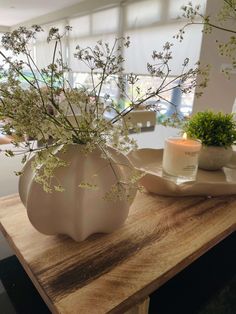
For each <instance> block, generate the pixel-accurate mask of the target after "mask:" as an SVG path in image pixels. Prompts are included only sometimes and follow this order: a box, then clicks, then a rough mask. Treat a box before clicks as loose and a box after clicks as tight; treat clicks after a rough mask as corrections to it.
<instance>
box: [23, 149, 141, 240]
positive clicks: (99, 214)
mask: <svg viewBox="0 0 236 314" xmlns="http://www.w3.org/2000/svg"><path fill="white" fill-rule="evenodd" d="M81 148H82V146H80V145H68V146H67V149H66V152H65V153H62V152H59V153H57V155H58V156H59V157H60V158H62V159H63V160H65V161H67V162H68V166H66V167H60V168H57V169H56V171H55V178H56V179H55V178H54V179H53V180H59V182H60V184H61V185H62V186H63V188H64V189H65V191H63V192H56V191H54V192H52V193H47V192H45V191H44V190H43V187H42V185H40V184H38V183H36V182H35V180H34V176H35V174H34V172H33V170H32V167H31V162H32V160H30V161H29V162H28V163H27V164H26V166H25V168H24V173H23V175H21V177H20V181H19V194H20V198H21V200H22V202H23V204H24V205H25V207H26V209H27V213H28V217H29V220H30V221H31V223H32V225H33V226H34V227H35V228H36V229H37V230H38V231H40V232H41V233H44V234H47V235H55V234H66V235H69V236H70V237H71V238H73V239H74V240H75V241H82V240H84V239H86V238H87V237H88V236H89V235H91V234H93V233H97V232H104V233H109V232H112V231H114V230H115V229H117V228H119V227H120V226H121V225H122V224H123V223H124V221H125V220H126V218H127V216H128V213H129V207H130V205H131V203H132V201H133V199H134V197H135V195H136V188H135V187H133V188H131V190H130V191H129V192H130V197H129V199H127V198H125V196H124V194H125V193H126V192H127V191H125V190H124V191H123V192H122V193H123V195H121V199H120V200H119V199H118V200H117V199H113V200H106V199H104V196H105V195H106V193H109V191H110V190H111V187H112V186H113V185H114V184H116V183H117V177H118V179H119V180H120V181H123V182H125V181H128V180H129V179H130V177H131V175H132V171H133V167H132V165H131V164H130V162H129V160H128V159H127V158H126V157H125V156H124V155H123V154H121V153H119V152H117V151H116V150H115V149H112V148H109V154H110V159H109V160H107V159H105V158H102V157H101V150H100V149H98V148H96V149H95V150H94V151H93V152H91V153H88V154H87V155H85V154H84V152H83V151H82V149H81ZM110 163H111V164H112V167H111V164H110ZM114 171H115V173H116V175H115V174H114ZM55 182H57V183H58V181H55ZM82 182H87V183H92V184H96V185H97V189H93V190H91V189H87V188H81V187H79V185H80V183H82ZM122 193H121V194H122ZM122 196H123V197H122Z"/></svg>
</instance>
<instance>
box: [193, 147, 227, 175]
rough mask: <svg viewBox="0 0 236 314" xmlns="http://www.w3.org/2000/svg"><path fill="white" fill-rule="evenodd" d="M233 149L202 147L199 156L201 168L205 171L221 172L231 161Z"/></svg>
mask: <svg viewBox="0 0 236 314" xmlns="http://www.w3.org/2000/svg"><path fill="white" fill-rule="evenodd" d="M232 153H233V150H232V148H231V147H228V148H224V147H218V146H202V149H201V152H200V155H199V168H201V169H204V170H219V169H221V168H222V167H224V166H225V165H226V164H227V163H228V162H229V161H230V159H231V157H232Z"/></svg>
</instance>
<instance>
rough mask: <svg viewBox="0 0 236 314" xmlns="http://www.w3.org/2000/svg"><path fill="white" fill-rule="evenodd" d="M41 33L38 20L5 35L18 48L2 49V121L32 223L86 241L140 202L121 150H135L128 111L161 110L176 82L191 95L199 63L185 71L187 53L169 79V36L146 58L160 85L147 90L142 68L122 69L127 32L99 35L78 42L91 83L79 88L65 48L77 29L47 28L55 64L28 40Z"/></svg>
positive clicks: (122, 218) (8, 45) (10, 45)
mask: <svg viewBox="0 0 236 314" xmlns="http://www.w3.org/2000/svg"><path fill="white" fill-rule="evenodd" d="M42 31H43V29H42V28H41V27H40V26H37V25H35V26H33V27H32V28H25V27H20V28H19V29H17V30H14V31H12V32H9V33H6V34H5V35H4V36H3V37H2V46H3V47H4V49H5V50H7V51H10V52H11V53H12V54H13V57H12V58H9V57H7V55H6V53H5V52H4V51H3V50H2V51H0V56H1V57H2V58H3V60H4V62H3V64H1V66H0V120H3V121H4V123H5V125H4V127H3V130H4V132H5V134H11V135H12V137H13V141H12V144H13V145H14V148H13V149H8V150H5V154H6V155H8V156H10V157H12V156H14V155H15V154H22V155H23V158H22V163H23V164H24V165H25V166H24V168H23V171H22V172H20V173H18V174H19V175H20V184H19V192H20V197H21V200H22V202H23V203H24V205H25V207H26V208H27V213H28V216H29V219H30V220H31V222H32V224H33V225H34V226H35V227H36V228H37V229H38V230H39V231H41V232H42V233H45V234H57V233H64V234H68V235H69V236H71V237H72V238H73V239H75V240H83V239H85V238H86V237H87V236H89V235H90V234H92V233H95V232H111V231H113V230H115V229H116V228H118V227H119V226H120V225H121V224H122V223H123V222H124V221H125V219H126V218H127V215H128V211H129V207H130V205H131V203H132V200H133V199H134V196H135V193H136V189H137V186H136V180H137V178H138V175H137V174H136V173H135V171H134V169H133V167H132V165H131V164H130V162H129V160H128V159H127V157H126V156H125V155H124V154H122V152H123V153H125V152H127V151H128V150H130V149H132V148H135V147H136V144H135V142H134V141H133V140H132V139H131V138H130V137H129V125H128V124H129V122H128V121H127V119H126V116H127V115H128V114H129V112H131V111H132V110H134V109H138V108H139V106H140V105H143V104H144V105H145V104H146V103H147V102H148V101H149V100H155V101H156V103H157V108H156V109H157V110H158V101H159V100H161V99H163V95H164V94H165V91H168V92H169V91H170V90H171V89H173V88H175V87H176V86H178V87H179V88H181V90H182V92H183V93H188V92H189V91H190V90H191V88H194V87H195V86H196V76H197V75H198V74H201V73H202V70H201V69H199V68H198V67H197V68H196V69H192V68H190V69H188V68H187V65H188V59H186V60H185V61H184V63H183V71H182V74H181V75H179V76H178V77H176V78H175V77H174V78H172V79H171V80H170V81H168V80H167V78H168V76H169V74H170V71H171V70H170V66H169V62H170V60H171V58H172V56H171V50H170V49H171V44H170V43H166V44H165V45H164V47H163V51H162V52H160V53H158V52H156V51H154V52H153V55H152V58H153V60H154V62H153V63H152V64H151V63H150V64H148V65H147V69H148V71H149V75H150V76H151V77H154V78H159V79H160V83H159V84H158V85H157V86H151V87H149V88H147V90H145V91H142V90H141V89H140V87H139V86H138V85H137V83H138V76H137V75H134V74H132V73H131V74H127V75H125V74H124V69H123V63H124V59H123V56H122V51H123V49H124V48H127V47H128V46H129V43H130V42H129V38H118V39H114V44H113V45H112V46H111V47H110V46H109V45H108V44H107V43H105V42H102V41H98V42H97V44H96V45H95V46H94V47H86V48H82V47H80V46H77V47H76V51H75V54H74V56H75V58H76V59H77V60H78V62H82V63H84V64H86V65H87V67H88V72H89V74H90V78H91V85H90V86H89V87H86V86H81V87H80V88H75V87H73V86H71V84H70V81H69V80H68V77H71V76H72V75H73V73H72V71H71V69H70V68H69V67H68V66H67V64H66V62H65V61H64V59H63V53H62V44H63V37H64V36H65V35H66V34H67V33H68V32H69V31H70V27H66V28H65V30H64V33H62V34H61V33H60V32H59V30H58V29H57V28H51V29H50V31H49V34H48V42H49V43H51V45H50V47H52V46H53V49H52V51H51V50H50V49H49V50H48V51H47V53H51V54H52V62H51V64H49V65H48V66H47V67H45V68H43V69H40V68H38V66H37V63H36V62H35V60H34V58H33V57H32V55H31V45H30V44H31V42H32V41H34V40H35V39H36V38H37V36H38V34H40V32H42ZM53 42H54V45H52V43H53ZM22 57H23V58H22ZM203 74H204V73H203ZM109 80H113V81H114V82H115V84H116V86H117V88H118V90H119V95H120V99H119V101H120V102H123V103H126V104H127V106H126V107H125V108H120V106H119V104H118V103H117V101H115V100H114V99H112V98H111V96H110V95H107V94H104V85H105V84H106V83H107V82H108V81H109ZM22 82H24V85H22ZM204 82H205V76H204ZM203 85H205V84H204V83H203V84H202V82H201V86H203ZM127 90H131V91H132V92H131V95H128V94H127ZM150 109H151V110H155V106H151V108H150ZM107 113H112V114H111V115H110V114H108V115H107ZM23 139H25V141H23ZM36 141H40V146H39V145H38V146H37V145H36V144H35V143H36ZM32 156H33V157H32Z"/></svg>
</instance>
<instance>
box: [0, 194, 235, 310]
mask: <svg viewBox="0 0 236 314" xmlns="http://www.w3.org/2000/svg"><path fill="white" fill-rule="evenodd" d="M111 214H112V208H111ZM0 222H1V223H0V226H1V230H2V232H3V234H4V235H5V237H6V238H7V239H8V241H9V243H10V245H11V246H12V248H13V249H14V250H15V252H16V255H17V256H18V258H19V260H20V261H21V263H22V265H23V267H24V268H25V270H26V271H27V273H28V275H29V276H30V278H31V280H32V281H33V283H34V284H35V286H36V288H37V289H38V291H39V292H40V294H41V295H42V297H43V298H44V300H45V302H46V303H47V304H48V306H49V308H50V309H51V311H52V312H53V313H64V314H80V313H81V314H87V313H88V314H93V313H94V314H100V313H124V312H125V311H127V310H128V309H129V308H131V307H132V306H134V305H136V304H139V303H141V302H142V301H143V300H144V299H145V298H146V297H147V296H148V295H149V294H150V293H151V292H153V291H154V290H155V289H157V288H158V287H160V286H161V285H162V284H163V283H165V282H166V281H167V280H169V279H170V278H171V277H173V276H174V275H176V274H177V273H178V272H180V271H181V270H182V269H183V268H184V267H186V266H187V265H189V264H190V263H191V262H192V261H193V260H195V259H196V258H198V257H199V256H200V255H202V254H203V253H204V252H206V251H207V250H209V249H210V248H211V247H212V246H214V245H215V244H216V243H218V242H219V241H221V240H222V239H224V238H225V237H226V236H227V235H229V234H230V233H232V232H233V231H235V230H236V196H227V197H217V198H205V197H181V198H178V197H176V198H174V197H161V196H156V195H151V194H138V195H137V197H136V199H135V202H134V203H133V205H132V208H131V211H130V214H129V217H128V219H127V221H126V223H125V225H124V226H123V227H122V228H120V229H119V230H117V231H116V232H114V233H112V234H97V235H93V236H91V237H89V238H88V239H87V240H86V241H84V242H81V243H76V242H74V241H72V240H71V239H69V238H68V237H66V236H45V235H42V234H40V233H39V232H37V231H36V230H35V229H34V228H33V227H32V226H31V224H30V222H29V221H28V218H27V215H26V210H25V209H24V207H23V205H22V204H21V202H20V200H19V197H18V196H17V195H15V196H10V197H5V198H0Z"/></svg>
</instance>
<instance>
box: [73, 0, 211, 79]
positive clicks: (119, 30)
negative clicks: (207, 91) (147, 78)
mask: <svg viewBox="0 0 236 314" xmlns="http://www.w3.org/2000/svg"><path fill="white" fill-rule="evenodd" d="M205 1H206V0H199V1H197V3H200V4H201V6H202V10H204V7H205ZM186 3H188V1H186V0H145V1H132V2H130V1H127V3H125V2H123V3H122V4H120V5H117V6H115V7H113V8H107V7H106V8H104V9H102V8H101V9H100V10H99V11H96V12H94V11H93V9H92V7H91V12H89V13H87V14H85V15H83V16H80V17H77V18H71V19H69V24H70V25H71V26H72V27H73V30H72V32H71V33H70V35H69V51H70V53H69V60H70V66H71V68H72V70H73V71H79V72H86V70H87V69H86V67H85V66H84V65H83V64H81V63H79V62H78V61H77V60H76V59H75V58H74V53H75V48H76V46H77V45H78V44H79V45H80V46H81V47H86V46H93V45H94V44H95V43H96V41H97V40H99V39H102V40H104V41H107V42H108V43H110V44H112V43H113V41H114V38H116V37H119V36H130V40H131V45H130V48H129V49H125V54H124V57H125V59H126V61H125V72H134V73H138V74H144V75H145V74H147V73H148V72H147V67H146V65H147V62H151V61H152V58H151V54H152V51H153V50H157V51H162V47H163V45H164V44H165V42H167V41H169V42H172V43H173V44H174V46H173V47H172V54H173V61H172V62H171V63H170V65H171V74H172V75H178V74H179V73H180V71H181V69H182V64H183V61H184V59H185V58H186V57H188V58H189V59H190V63H189V66H192V65H194V64H195V63H196V61H198V58H199V54H200V48H201V39H202V33H201V26H197V25H195V26H194V27H190V28H189V29H188V32H187V33H186V35H185V38H184V40H183V42H182V43H179V42H178V41H177V40H175V39H173V36H174V35H176V34H177V32H178V30H179V29H180V28H181V27H182V26H183V25H184V24H185V23H186V21H183V20H181V19H178V20H177V19H176V18H177V17H178V16H180V15H181V10H180V7H181V5H183V4H186Z"/></svg>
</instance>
